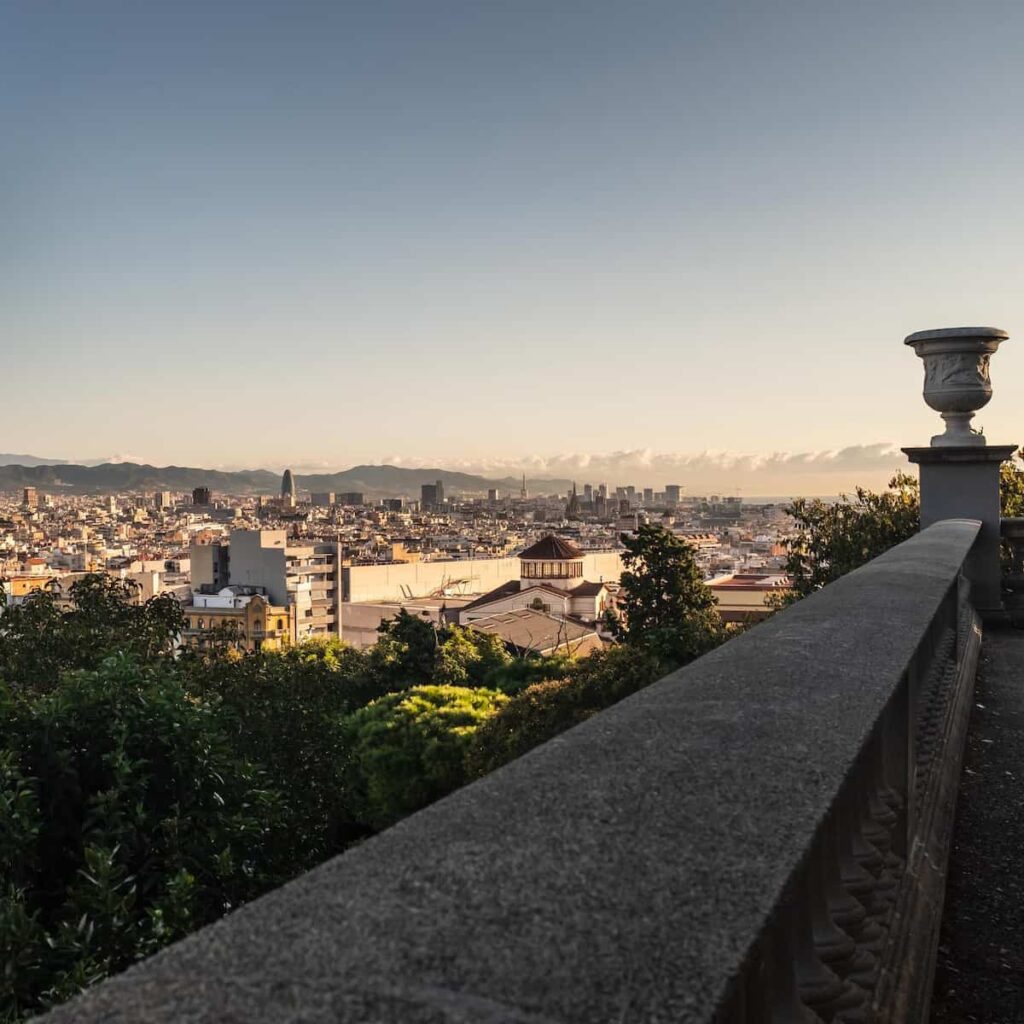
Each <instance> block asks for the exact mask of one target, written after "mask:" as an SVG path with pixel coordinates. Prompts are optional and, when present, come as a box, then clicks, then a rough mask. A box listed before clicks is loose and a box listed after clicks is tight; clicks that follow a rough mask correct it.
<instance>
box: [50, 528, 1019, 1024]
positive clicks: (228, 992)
mask: <svg viewBox="0 0 1024 1024" xmlns="http://www.w3.org/2000/svg"><path fill="white" fill-rule="evenodd" d="M981 533H982V524H981V523H979V522H978V521H976V520H946V521H942V522H938V523H936V524H935V525H933V526H930V527H929V528H928V529H926V530H924V531H923V532H921V533H920V534H919V535H917V536H916V537H914V538H913V539H911V540H909V541H907V542H906V543H904V544H902V545H900V546H899V547H897V548H894V549H893V550H891V551H889V552H888V553H886V554H885V555H883V556H882V557H880V558H878V559H876V560H875V561H873V562H871V563H869V564H868V565H866V566H864V567H863V568H862V569H860V570H858V571H856V572H854V573H851V574H850V575H848V576H846V577H844V578H843V579H841V580H839V581H838V582H836V583H834V584H832V585H831V586H829V587H827V588H825V589H824V590H822V591H820V592H819V593H817V594H815V595H814V596H812V597H810V598H807V599H805V600H804V601H802V602H800V603H799V604H797V605H796V606H794V607H792V608H790V609H788V610H787V611H785V612H782V613H780V614H779V615H776V616H775V617H773V618H772V619H770V620H769V621H767V622H765V623H762V624H760V625H758V626H757V627H756V628H754V629H752V630H751V631H749V632H748V633H746V634H744V635H742V636H740V637H738V638H737V639H735V640H733V641H731V642H730V643H729V644H727V645H725V646H724V647H722V648H719V649H718V650H716V651H714V652H713V653H712V654H710V655H707V656H706V657H704V658H702V659H700V660H698V661H696V662H694V663H693V664H691V665H689V666H688V667H686V668H685V669H682V670H681V671H679V672H677V673H674V674H673V675H671V676H669V677H667V678H665V679H663V680H661V681H660V682H658V683H656V684H654V685H653V686H650V687H648V688H647V689H645V690H642V691H640V692H639V693H637V694H635V695H634V696H633V697H631V698H628V699H627V700H625V701H623V702H621V703H620V704H618V705H616V706H614V707H612V708H610V709H609V710H607V711H605V712H603V713H602V714H600V715H597V716H595V717H594V718H592V719H590V720H589V721H588V722H586V723H585V724H583V725H581V726H579V727H577V728H576V729H573V730H572V731H570V732H569V733H566V734H563V735H562V736H560V737H558V738H557V739H555V740H553V741H551V742H549V743H547V744H545V745H543V746H541V747H539V748H537V749H535V750H534V751H532V752H531V753H529V754H527V755H526V756H524V757H522V758H520V759H519V760H518V761H515V762H513V763H512V764H510V765H508V766H507V767H505V768H504V769H501V770H499V771H497V772H495V773H493V774H492V775H490V776H488V777H487V778H485V779H483V780H481V781H479V782H477V783H475V784H473V785H471V786H467V787H466V788H465V789H462V790H460V791H459V792H456V793H454V794H452V795H451V796H449V797H447V798H446V799H444V800H441V801H439V802H438V803H436V804H434V805H432V806H431V807H428V808H427V809H425V810H423V811H421V812H419V813H418V814H415V815H413V816H411V817H410V818H408V819H406V820H405V821H403V822H401V823H400V824H398V825H396V826H395V827H393V828H391V829H389V830H388V831H386V832H384V833H382V834H380V835H379V836H377V837H375V838H373V839H371V840H369V841H368V842H366V843H364V844H362V845H360V846H357V847H355V848H353V849H351V850H350V851H348V852H347V853H345V854H344V855H342V856H340V857H338V858H335V859H334V860H331V861H329V862H328V863H326V864H324V865H322V866H321V867H320V868H318V869H316V870H314V871H312V872H310V873H309V874H307V875H305V876H303V877H301V878H299V879H297V880H295V881H294V882H292V883H291V884H289V885H287V886H285V887H283V888H282V889H279V890H277V891H276V892H274V893H271V894H270V895H268V896H266V897H264V898H263V899H260V900H257V901H255V902H254V903H252V904H250V905H249V906H246V907H244V908H242V909H241V910H239V911H237V912H235V913H234V914H232V915H230V916H229V917H227V918H225V919H224V920H223V921H221V922H219V923H218V924H216V925H213V926H212V927H209V928H206V929H204V930H202V931H200V932H199V933H197V934H195V935H193V936H192V937H190V938H188V939H186V940H184V941H182V942H180V943H178V944H176V945H174V946H172V947H170V948H168V949H167V950H165V951H164V952H162V953H160V954H158V955H156V956H154V957H153V958H151V959H150V960H148V961H146V962H144V963H142V964H141V965H139V966H137V967H135V968H133V969H132V970H130V971H128V972H126V973H125V974H123V975H121V976H120V977H117V978H114V979H112V980H111V981H108V982H106V983H104V984H101V985H99V986H98V987H96V988H95V989H93V990H91V991H90V992H88V993H87V994H86V995H84V996H83V997H81V998H79V999H77V1000H75V1001H73V1002H72V1003H70V1004H68V1005H67V1006H64V1007H61V1008H59V1009H57V1010H55V1011H53V1012H52V1013H51V1014H50V1015H49V1017H48V1018H47V1020H49V1021H52V1022H54V1024H57V1022H72V1021H73V1022H76V1024H94V1022H95V1024H99V1022H101V1021H102V1022H104V1024H112V1022H129V1021H131V1022H135V1021H145V1022H150V1024H162V1022H168V1024H170V1022H172V1021H182V1020H188V1021H192V1022H207V1021H208V1022H214V1021H246V1022H264V1021H265V1022H270V1021H286V1020H290V1021H299V1020H302V1021H403V1022H404V1021H409V1022H417V1021H422V1022H427V1021H438V1022H441V1021H452V1022H455V1021H460V1022H468V1021H472V1022H485V1021H486V1022H504V1021H514V1022H523V1024H526V1022H532V1024H541V1022H561V1024H570V1022H572V1024H575V1022H579V1024H598V1022H633V1021H643V1022H647V1021H651V1022H653V1021H659V1022H660V1021H673V1022H695V1024H696V1022H701V1024H704V1022H707V1024H710V1022H713V1021H715V1022H721V1021H728V1022H735V1024H755V1022H757V1024H762V1022H816V1021H836V1022H846V1024H853V1022H907V1024H910V1022H914V1024H917V1022H923V1021H927V1020H928V1013H929V1004H930V1003H931V1002H932V992H933V979H934V968H935V962H936V950H937V948H938V947H939V946H940V939H939V928H940V922H941V919H942V913H943V905H944V892H945V888H946V865H947V859H948V855H949V851H950V848H951V847H952V848H953V849H954V853H953V858H952V872H953V874H952V878H953V887H952V890H951V898H950V900H949V901H948V914H947V920H946V924H945V928H946V932H945V933H944V936H943V939H942V942H941V947H942V950H941V953H940V966H939V975H938V977H939V985H938V986H937V987H936V989H935V991H936V998H935V1000H934V1003H935V1007H936V1014H937V1017H936V1020H941V1021H942V1022H943V1024H945V1022H947V1021H949V1022H952V1021H954V1020H962V1019H965V1018H964V1017H957V1016H947V1017H942V1016H941V1014H943V1013H952V1012H954V1011H955V1010H956V1006H957V1004H956V1003H955V998H954V996H951V995H950V992H949V988H950V984H951V983H950V979H952V978H954V977H955V976H956V975H957V973H958V972H961V971H963V970H965V969H967V968H965V966H964V965H965V964H966V963H968V962H969V960H970V958H971V956H973V955H974V952H972V951H973V950H974V947H975V945H976V944H977V941H978V940H981V941H983V942H987V941H989V940H992V941H995V942H1000V941H1002V940H1001V938H1000V937H999V935H998V934H997V933H998V924H999V923H998V922H997V921H993V920H991V917H990V916H989V917H988V919H987V920H986V921H985V922H984V923H982V922H980V921H979V919H978V907H979V905H981V906H985V905H986V904H985V901H986V900H988V901H991V900H992V899H993V898H994V894H993V891H992V887H993V885H995V884H996V882H995V880H994V879H993V878H992V877H991V876H989V875H988V874H987V873H986V870H985V868H984V867H981V866H980V865H987V864H988V863H990V862H995V861H996V860H999V859H1000V858H1002V859H1003V860H1004V861H1005V862H1006V863H1007V865H1008V866H1010V867H1012V868H1013V872H1012V875H1013V877H1015V874H1016V870H1017V868H1016V859H1015V858H1016V856H1017V852H1016V851H1017V850H1018V849H1019V847H1018V846H1017V844H1016V842H1014V841H1012V840H1013V839H1014V836H1012V835H1010V834H1009V833H1008V828H1009V827H1011V826H1012V827H1016V828H1017V829H1018V831H1024V827H1022V826H1020V825H1019V824H1017V823H1016V822H1015V821H1010V820H1009V819H1008V820H1007V822H1006V823H1004V825H1003V827H1002V828H998V827H997V821H994V820H993V819H992V817H991V814H992V811H993V808H994V807H995V806H996V805H997V804H1001V805H1002V806H1003V807H1004V808H1005V804H1003V801H1006V800H1010V801H1012V802H1013V803H1014V804H1016V806H1018V807H1019V804H1020V789H1019V785H1020V783H1019V776H1017V777H1016V778H1017V781H1011V780H1010V779H1009V778H1007V777H1006V776H998V775H996V776H993V775H992V774H990V772H991V771H995V770H996V768H991V769H990V768H985V769H984V772H982V769H981V768H979V767H978V766H979V765H983V764H989V763H990V762H991V763H992V764H994V765H996V766H997V767H998V769H999V770H1006V771H1010V770H1011V767H1010V766H1012V767H1013V768H1014V769H1017V770H1019V769H1022V768H1024V753H1022V752H1021V747H1020V745H1019V744H1017V745H1016V747H1013V745H1012V744H1011V745H1010V747H1011V748H1012V750H1011V749H1007V748H1006V747H1000V748H999V750H998V751H996V750H995V749H994V748H993V744H989V743H987V742H986V741H987V740H988V739H991V738H992V736H989V735H987V732H989V731H991V730H993V729H994V730H997V731H998V730H1002V731H1003V735H1004V739H1006V738H1007V737H1006V730H1007V729H1010V730H1011V731H1012V730H1013V729H1014V728H1015V729H1016V730H1017V732H1016V734H1017V736H1018V737H1019V736H1020V734H1021V732H1022V731H1024V714H1022V713H1021V712H1022V710H1024V708H1022V704H1024V700H1022V698H1021V697H1020V696H1019V695H1018V694H1017V687H1016V686H1015V685H1011V683H1013V682H1015V680H1014V676H1016V675H1017V674H1018V669H1019V666H1020V665H1021V664H1022V661H1021V656H1024V646H1020V644H1024V636H1022V635H1020V634H1015V633H1000V632H994V633H992V634H991V635H990V636H988V637H986V638H985V640H984V644H985V645H986V646H987V648H988V650H989V656H988V659H987V666H988V667H987V668H986V670H985V672H984V673H983V674H982V683H981V687H982V692H983V693H984V694H985V695H986V700H988V701H990V702H991V703H990V704H987V705H986V707H985V708H984V709H980V711H979V709H975V710H976V711H979V715H980V717H977V718H975V719H973V720H972V717H971V712H972V708H974V705H975V703H978V704H984V703H985V701H984V700H979V701H977V702H976V701H975V699H974V688H975V676H976V666H977V664H978V661H979V653H980V651H981V649H982V644H983V640H982V637H983V629H982V624H981V620H980V618H979V616H978V614H977V612H976V611H975V608H974V605H973V602H972V587H971V584H970V583H969V582H968V579H967V575H968V574H969V567H970V565H971V557H972V551H973V550H974V549H975V548H976V544H977V541H978V538H979V536H980V535H981ZM996 690H998V691H999V693H1000V694H1001V695H1000V696H996V695H995V691H996ZM1011 700H1013V701H1015V702H1016V703H1015V705H1014V706H1015V707H1016V712H1015V713H1016V715H1017V717H1016V719H1013V718H1012V716H1010V717H1008V718H1003V719H999V720H997V719H995V717H994V716H992V713H991V710H990V709H991V708H996V707H1002V706H1005V705H1006V702H1008V701H1011ZM1000 702H1003V703H1000ZM972 721H973V724H972ZM969 732H970V742H969V743H968V744H967V745H968V769H969V772H968V773H964V774H963V776H962V773H961V760H962V755H963V751H964V747H965V741H966V740H967V739H968V734H969ZM992 758H996V760H995V761H994V762H992V760H991V759H992ZM998 758H1003V759H1004V760H1002V761H1000V760H999V759H998ZM985 759H989V760H988V761H986V760H985ZM972 766H973V767H972ZM979 773H980V774H979ZM979 787H980V788H979ZM958 788H962V790H963V792H964V794H965V796H967V797H969V799H966V800H965V801H964V802H965V804H966V805H967V807H968V813H967V814H966V815H965V816H964V817H963V818H962V820H961V821H960V822H959V824H958V826H957V827H958V830H959V831H958V832H957V833H956V837H955V839H954V831H953V830H954V812H955V808H956V800H957V793H958ZM1001 813H1003V815H1004V816H1005V810H1004V811H1003V812H1001ZM986 815H988V816H989V817H987V818H986ZM997 818H998V815H997ZM974 830H977V835H975V834H974ZM1014 884H1018V883H1014ZM986 930H987V931H986ZM968 933H969V934H968ZM980 933H986V934H987V939H986V935H985V934H980ZM961 940H963V941H961ZM962 946H963V948H961V947H962ZM985 948H986V949H987V948H988V946H985ZM1018 953H1019V950H1018ZM987 988H988V995H987V996H986V998H989V999H994V998H996V995H997V994H996V993H995V992H994V989H993V987H992V986H991V985H989V986H987ZM954 995H955V993H954ZM1007 998H1012V993H1011V994H1010V995H1009V996H1007ZM951 999H954V1001H953V1002H951V1001H950V1000H951ZM994 1005H995V1004H991V1006H994ZM1006 1005H1010V1004H1009V1003H1007V1004H1006ZM951 1006H952V1007H953V1010H950V1009H949V1007H951ZM991 1006H990V1009H991ZM1000 1012H1001V1011H1000ZM966 1019H970V1018H966ZM977 1019H983V1020H987V1021H991V1022H995V1021H1002V1020H1007V1021H1009V1020H1016V1019H1020V1018H1019V1017H1014V1016H998V1015H996V1013H995V1011H993V1012H992V1013H990V1014H989V1015H988V1016H981V1017H978V1018H977Z"/></svg>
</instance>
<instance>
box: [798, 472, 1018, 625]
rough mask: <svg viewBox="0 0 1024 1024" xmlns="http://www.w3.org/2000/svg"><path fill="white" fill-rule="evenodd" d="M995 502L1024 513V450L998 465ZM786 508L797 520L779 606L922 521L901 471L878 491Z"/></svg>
mask: <svg viewBox="0 0 1024 1024" xmlns="http://www.w3.org/2000/svg"><path fill="white" fill-rule="evenodd" d="M999 504H1000V511H1001V513H1002V515H1004V516H1021V515H1024V454H1022V453H1020V452H1018V453H1017V455H1016V457H1015V458H1014V459H1013V460H1011V461H1009V462H1004V463H1003V465H1002V466H1001V467H1000V472H999ZM787 511H788V512H789V514H790V515H791V516H792V517H793V519H794V520H795V522H796V534H795V535H794V536H793V537H792V538H791V539H790V540H789V541H788V542H787V547H788V549H789V554H788V557H787V560H786V571H787V572H788V573H789V574H790V575H791V576H792V578H793V589H792V591H791V592H790V594H789V595H788V596H787V597H785V598H783V599H782V600H781V601H780V604H782V605H784V604H787V603H789V602H791V601H793V600H799V599H800V598H801V597H806V596H807V595H808V594H811V593H814V591H816V590H820V589H821V588H822V587H823V586H825V585H826V584H828V583H831V582H832V581H833V580H837V579H838V578H839V577H840V576H844V575H845V574H846V573H848V572H851V571H852V570H854V569H856V568H858V567H859V566H861V565H864V564H865V563H866V562H870V561H871V559H873V558H877V557H878V556H879V555H880V554H882V553H883V552H885V551H888V550H889V548H891V547H894V546H895V545H897V544H900V543H902V542H903V541H905V540H909V538H910V537H912V536H913V535H914V534H915V533H917V531H918V530H919V529H920V522H921V502H920V493H919V487H918V482H917V480H916V479H915V478H914V477H912V476H910V475H908V474H906V473H897V474H896V475H895V476H894V477H893V478H892V479H891V480H890V481H889V485H888V488H887V489H886V490H885V491H883V492H882V493H880V494H876V493H874V492H873V491H869V490H866V489H865V488H863V487H858V488H857V489H856V491H855V492H854V496H853V497H852V498H849V497H847V496H846V495H842V496H841V497H840V500H839V501H838V502H835V503H832V504H826V503H825V502H823V501H821V500H820V499H817V498H816V499H806V498H798V499H797V500H796V501H794V502H793V504H792V505H791V506H790V507H789V508H788V509H787ZM1005 557H1006V553H1005V552H1004V558H1005Z"/></svg>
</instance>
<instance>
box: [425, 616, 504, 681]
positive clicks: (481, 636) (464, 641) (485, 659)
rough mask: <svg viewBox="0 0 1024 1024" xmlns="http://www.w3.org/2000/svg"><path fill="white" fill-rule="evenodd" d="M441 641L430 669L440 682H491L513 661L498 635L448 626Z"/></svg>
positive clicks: (435, 678) (435, 679)
mask: <svg viewBox="0 0 1024 1024" xmlns="http://www.w3.org/2000/svg"><path fill="white" fill-rule="evenodd" d="M439 638H440V640H441V643H440V645H439V646H438V648H437V657H436V662H435V667H434V672H433V682H435V683H436V684H438V685H439V686H485V687H486V686H493V685H494V684H493V682H492V680H493V679H495V678H496V677H498V676H500V674H501V673H502V671H503V670H504V669H506V668H507V667H508V666H509V665H510V664H511V663H512V656H511V655H510V654H509V653H508V651H507V650H506V649H505V645H504V643H502V640H501V638H500V637H497V636H494V635H493V634H489V633H478V632H476V631H475V630H472V629H463V628H462V627H460V626H449V627H448V628H447V629H445V630H444V631H443V633H441V634H440V637H439Z"/></svg>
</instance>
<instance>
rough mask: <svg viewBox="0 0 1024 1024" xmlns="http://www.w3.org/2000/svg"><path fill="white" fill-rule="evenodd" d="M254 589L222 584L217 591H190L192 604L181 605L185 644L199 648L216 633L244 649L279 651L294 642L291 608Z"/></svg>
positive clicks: (293, 618)
mask: <svg viewBox="0 0 1024 1024" xmlns="http://www.w3.org/2000/svg"><path fill="white" fill-rule="evenodd" d="M253 589H254V588H251V587H225V588H224V589H223V590H221V591H220V592H219V593H217V594H202V593H195V594H193V595H192V604H190V605H189V606H188V607H186V608H185V609H184V612H185V631H184V634H183V636H182V640H183V642H184V643H185V645H186V646H188V647H194V648H196V649H198V650H202V649H203V648H204V647H206V646H207V645H208V644H209V643H210V642H211V641H212V640H213V639H215V637H216V635H217V634H218V633H223V634H225V635H226V636H230V637H231V638H232V641H233V643H234V644H235V646H236V647H237V648H238V649H239V650H244V651H278V650H280V649H281V648H282V647H286V646H288V644H290V643H292V642H294V639H295V616H294V608H285V607H278V606H276V605H272V604H271V603H270V602H269V601H268V600H267V598H266V597H265V596H264V595H263V594H259V593H252V592H251V591H252V590H253ZM245 591H250V592H249V593H246V592H245Z"/></svg>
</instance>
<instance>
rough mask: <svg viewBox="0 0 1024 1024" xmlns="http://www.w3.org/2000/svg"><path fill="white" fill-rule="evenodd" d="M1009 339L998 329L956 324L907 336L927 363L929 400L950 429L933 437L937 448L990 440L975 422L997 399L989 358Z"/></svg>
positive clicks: (925, 388)
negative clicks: (994, 394) (972, 422)
mask: <svg viewBox="0 0 1024 1024" xmlns="http://www.w3.org/2000/svg"><path fill="white" fill-rule="evenodd" d="M1008 337H1009V335H1008V334H1007V333H1006V331H1002V330H1000V329H999V328H998V327H954V328H950V329H945V330H938V331H918V333H917V334H911V335H910V336H909V337H908V338H907V339H906V341H905V344H907V345H910V346H912V347H913V349H914V351H915V352H916V353H917V354H918V355H919V356H920V357H921V359H922V361H923V362H924V400H925V402H926V403H927V404H928V405H929V406H930V407H931V408H932V409H934V410H935V411H936V412H938V413H939V414H940V415H941V416H942V418H943V419H944V420H945V421H946V430H945V432H944V433H942V434H936V435H935V437H933V438H932V445H933V446H935V447H946V446H953V445H956V446H963V445H970V446H976V445H983V444H984V443H985V438H984V437H983V436H982V435H981V434H980V433H979V432H977V431H975V430H973V429H972V428H971V420H972V419H973V417H974V413H975V412H976V411H977V410H978V409H981V408H982V407H983V406H985V405H987V404H988V401H989V399H990V398H991V397H992V382H991V381H990V380H989V360H990V359H991V358H992V354H993V353H994V352H995V351H996V349H997V348H998V347H999V344H1000V342H1003V341H1005V340H1006V339H1007V338H1008Z"/></svg>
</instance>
